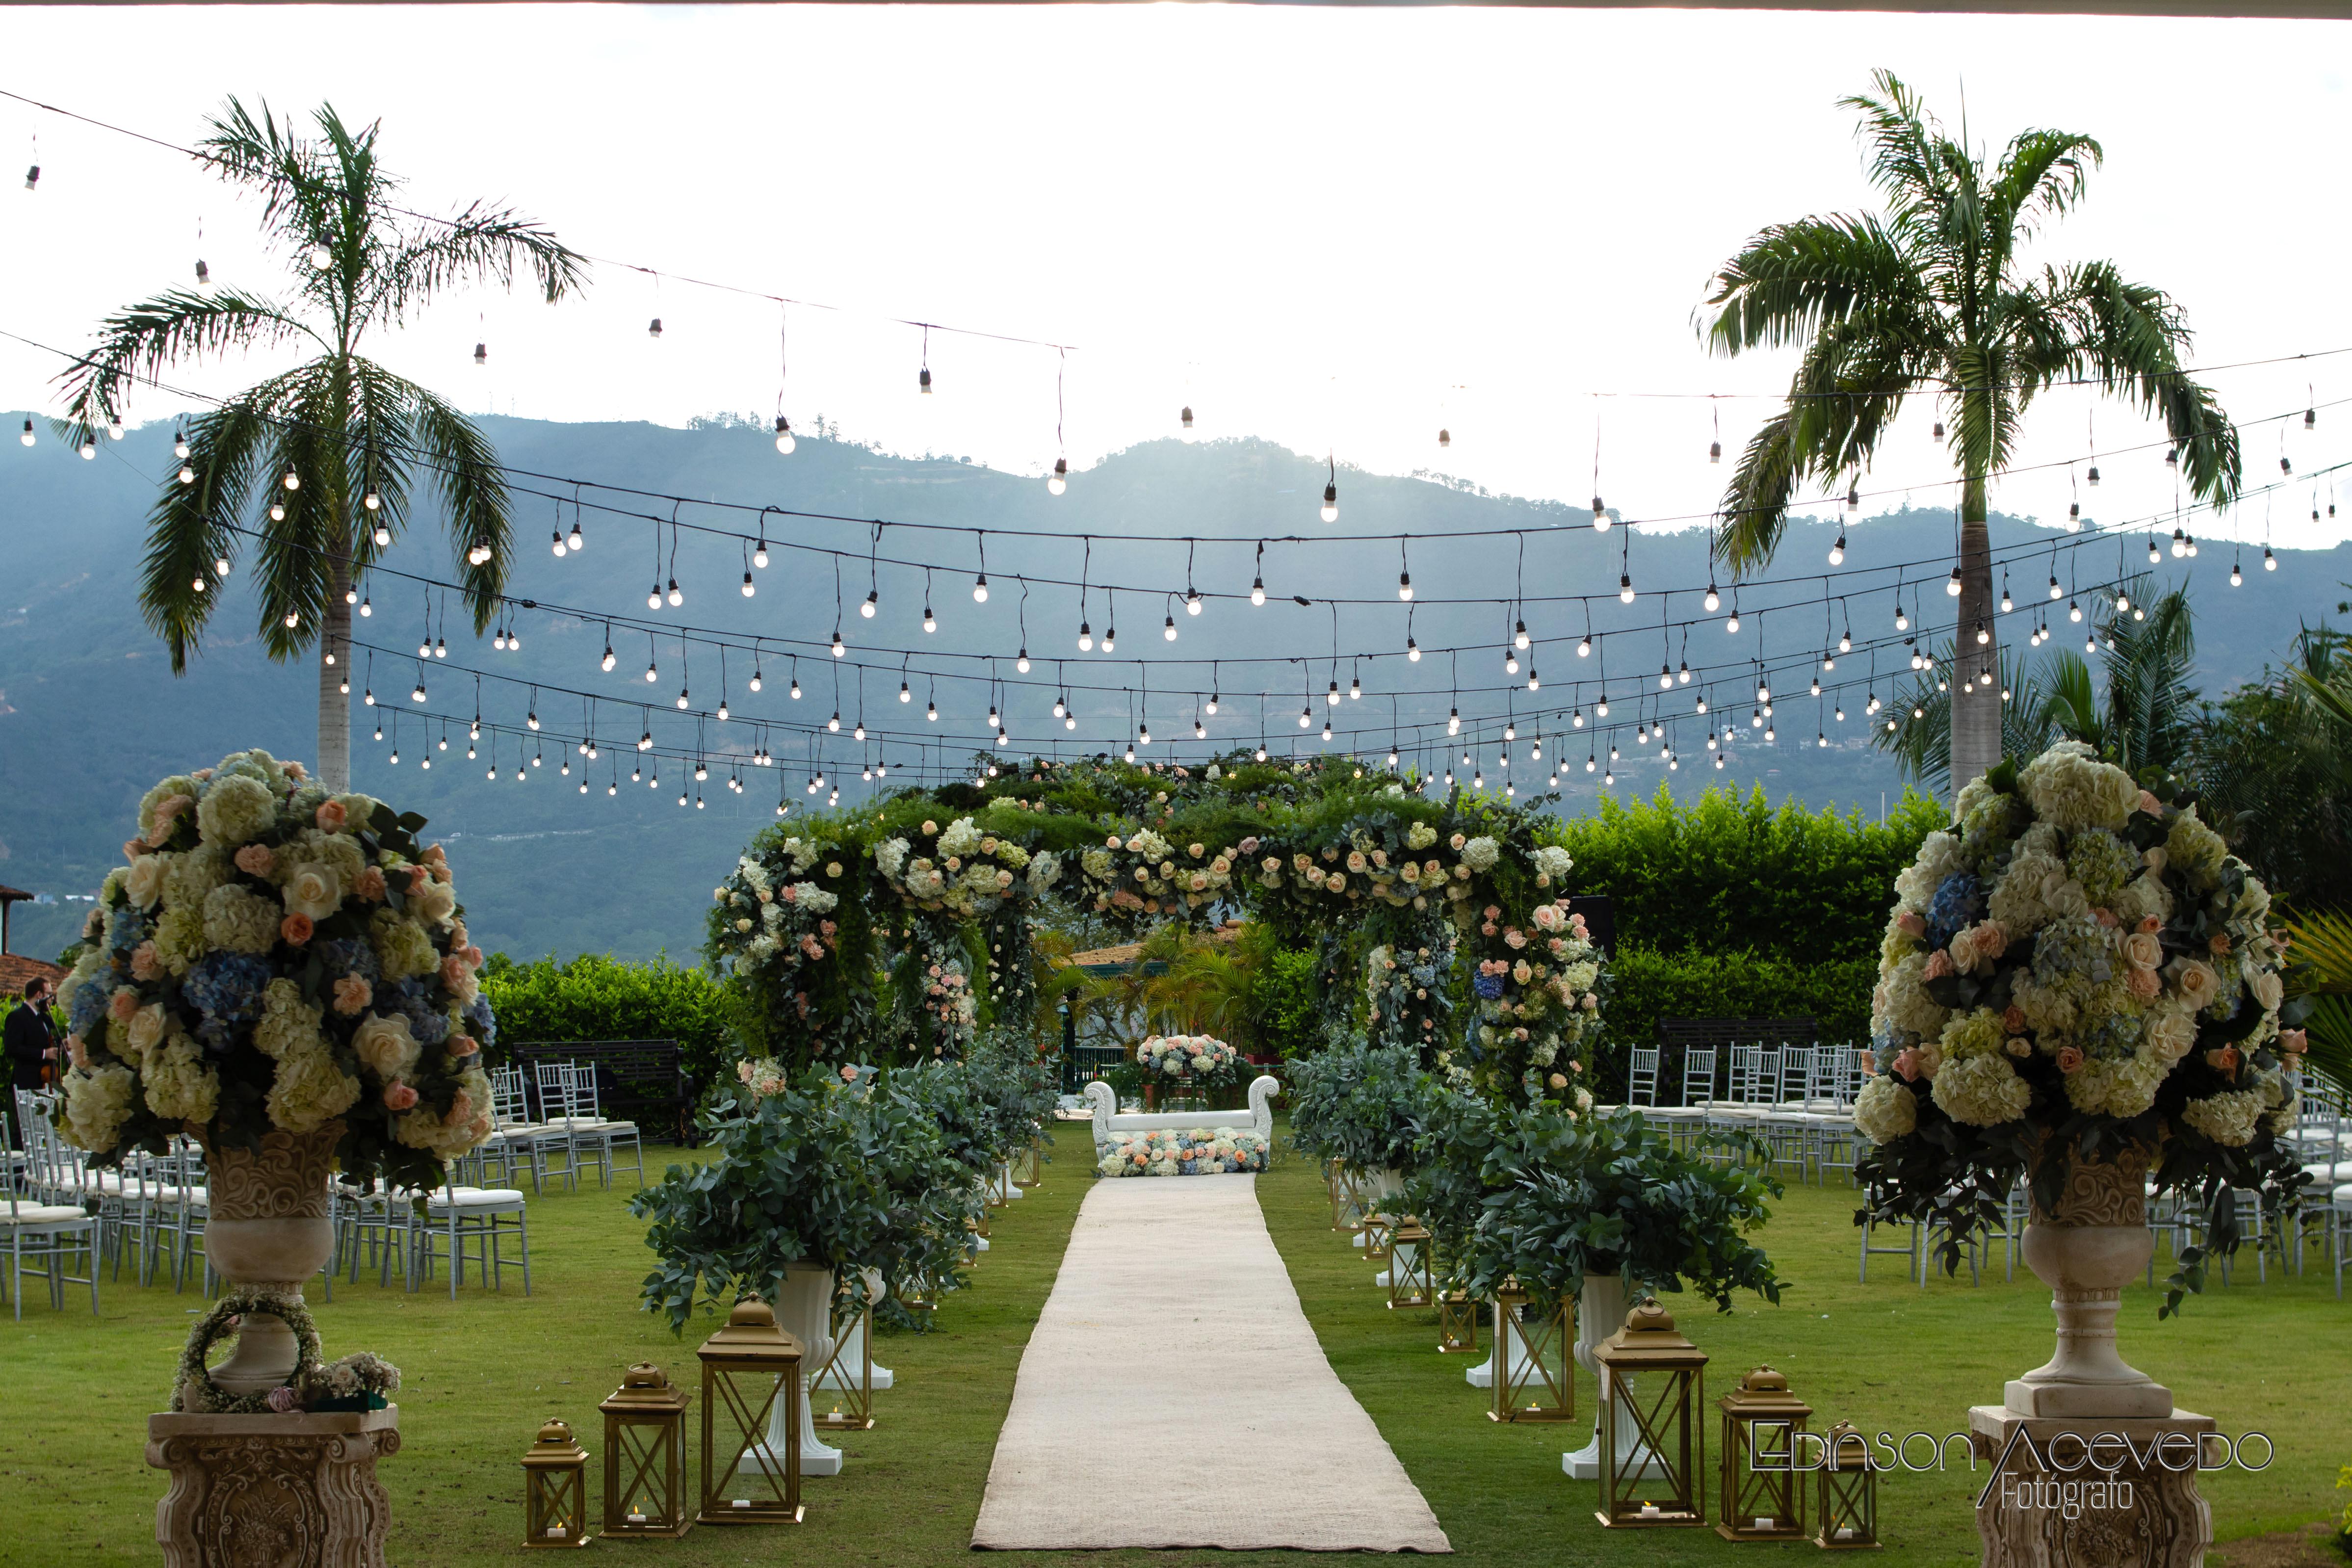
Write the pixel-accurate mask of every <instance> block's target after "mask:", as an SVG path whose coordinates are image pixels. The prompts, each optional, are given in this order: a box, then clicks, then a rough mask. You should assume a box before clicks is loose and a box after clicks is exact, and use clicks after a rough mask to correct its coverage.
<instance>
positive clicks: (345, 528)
mask: <svg viewBox="0 0 2352 1568" xmlns="http://www.w3.org/2000/svg"><path fill="white" fill-rule="evenodd" d="M288 381H289V386H288V395H287V398H286V401H285V403H284V405H282V410H281V417H280V418H279V419H278V423H277V425H276V426H275V428H274V429H273V431H272V437H273V443H272V447H271V458H270V467H269V468H268V477H266V478H264V479H263V480H262V488H263V490H264V495H265V497H266V499H267V500H268V501H273V502H276V503H277V504H278V506H280V507H282V508H283V509H284V511H285V516H284V517H282V518H272V517H271V516H270V515H269V514H268V511H266V510H265V511H264V512H263V513H262V515H261V518H260V520H259V521H258V522H257V525H256V526H257V529H258V531H259V533H260V551H259V557H260V558H259V560H258V561H257V563H256V565H257V568H258V574H259V579H260V582H259V587H260V593H259V595H257V597H258V604H257V614H258V616H259V617H260V634H261V645H262V647H264V648H266V649H267V650H268V654H269V657H270V658H275V659H279V660H286V659H291V658H296V657H297V656H299V655H300V654H301V653H302V652H303V651H305V650H306V649H308V648H309V647H310V646H311V644H312V643H313V641H314V640H316V638H317V637H318V633H319V628H320V626H324V625H325V624H326V619H327V604H328V600H329V599H330V598H331V596H332V595H333V593H334V569H335V563H336V562H337V561H338V560H339V559H341V558H342V557H344V556H346V555H347V554H348V553H349V552H350V550H351V532H350V530H351V520H350V517H349V515H348V512H347V510H346V508H347V507H348V506H349V505H350V504H351V501H352V499H354V498H352V496H351V495H350V491H349V486H348V484H346V483H345V482H344V481H343V478H342V459H343V456H344V451H345V448H344V446H343V421H342V419H341V417H340V415H341V408H340V407H339V404H340V401H341V399H340V397H339V394H340V392H341V384H340V378H339V377H338V376H337V374H336V373H335V365H334V362H333V361H331V360H319V361H315V362H313V363H310V364H308V365H305V366H304V367H302V369H300V370H299V371H297V372H295V373H293V374H292V375H291V376H289V378H288ZM289 470H290V471H291V472H293V473H295V474H297V475H299V476H302V485H301V488H300V489H291V490H289V489H285V488H284V486H283V485H280V484H278V483H277V479H278V476H279V475H282V474H285V473H287V472H288V471H289ZM288 616H292V617H293V618H294V624H293V625H291V626H289V625H287V617H288Z"/></svg>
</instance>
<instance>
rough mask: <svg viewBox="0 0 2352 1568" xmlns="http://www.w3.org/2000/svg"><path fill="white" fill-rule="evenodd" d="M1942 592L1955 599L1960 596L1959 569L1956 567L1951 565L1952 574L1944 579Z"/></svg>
mask: <svg viewBox="0 0 2352 1568" xmlns="http://www.w3.org/2000/svg"><path fill="white" fill-rule="evenodd" d="M1944 592H1945V593H1946V594H1947V595H1949V596H1950V597H1952V598H1955V599H1957V598H1958V597H1959V596H1960V569H1959V568H1958V567H1957V566H1955V567H1953V568H1952V574H1951V575H1950V576H1949V577H1947V578H1946V579H1944Z"/></svg>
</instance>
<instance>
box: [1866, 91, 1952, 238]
mask: <svg viewBox="0 0 2352 1568" xmlns="http://www.w3.org/2000/svg"><path fill="white" fill-rule="evenodd" d="M1871 80H1872V82H1873V83H1874V85H1875V86H1876V88H1877V89H1878V92H1877V96H1875V97H1873V96H1870V95H1868V94H1856V95H1855V96H1853V97H1852V98H1842V99H1840V100H1838V107H1839V108H1840V109H1850V110H1854V111H1855V112H1857V113H1858V114H1860V115H1861V116H1862V122H1861V124H1859V125H1858V126H1856V127H1855V130H1854V134H1855V136H1856V137H1857V138H1858V139H1860V140H1861V141H1862V142H1864V143H1865V144H1866V145H1867V146H1868V147H1869V148H1870V178H1871V183H1872V184H1875V185H1876V186H1877V187H1878V188H1879V189H1880V190H1881V191H1882V192H1884V193H1885V195H1886V201H1887V205H1888V207H1889V208H1890V210H1891V211H1892V212H1893V213H1894V214H1895V219H1896V222H1897V223H1898V224H1899V225H1900V226H1903V227H1905V228H1906V229H1907V230H1911V231H1913V232H1915V233H1923V234H1924V233H1927V232H1932V231H1934V230H1936V229H1937V228H1939V227H1941V226H1942V223H1943V218H1944V215H1945V214H1946V213H1947V212H1948V210H1949V209H1950V207H1951V205H1952V203H1953V201H1954V199H1955V197H1956V196H1957V195H1958V194H1959V192H1960V190H1962V189H1965V187H1966V184H1967V182H1959V181H1955V180H1954V179H1953V178H1952V168H1951V163H1950V161H1949V159H1948V156H1947V155H1946V153H1945V152H1944V148H1945V147H1948V145H1949V143H1948V141H1947V139H1946V138H1945V137H1944V135H1943V134H1942V132H1941V131H1940V129H1939V128H1938V127H1937V124H1936V122H1935V120H1934V117H1933V116H1931V115H1929V114H1928V113H1927V108H1926V105H1925V103H1924V101H1923V100H1921V99H1920V97H1919V95H1918V93H1917V92H1916V91H1914V90H1913V89H1911V88H1909V87H1906V86H1905V85H1904V84H1903V82H1902V81H1900V80H1899V79H1896V77H1895V73H1894V72H1892V71H1887V70H1878V71H1873V72H1872V73H1871Z"/></svg>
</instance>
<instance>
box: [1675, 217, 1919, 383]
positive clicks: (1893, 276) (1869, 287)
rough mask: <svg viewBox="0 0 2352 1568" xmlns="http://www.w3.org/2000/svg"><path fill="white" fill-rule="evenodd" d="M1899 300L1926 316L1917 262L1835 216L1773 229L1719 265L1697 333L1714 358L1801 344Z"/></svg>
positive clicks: (1885, 238)
mask: <svg viewBox="0 0 2352 1568" xmlns="http://www.w3.org/2000/svg"><path fill="white" fill-rule="evenodd" d="M1901 300H1910V301H1914V302H1915V304H1916V306H1917V307H1920V308H1922V309H1923V310H1924V307H1925V306H1926V304H1927V300H1926V299H1925V297H1924V295H1923V293H1922V290H1921V289H1920V285H1919V271H1918V265H1917V258H1916V257H1913V256H1911V255H1909V254H1907V253H1906V250H1905V248H1904V247H1903V246H1902V245H1901V244H1900V243H1899V242H1898V241H1897V240H1896V239H1895V237H1894V236H1893V235H1890V234H1889V233H1887V231H1886V229H1885V226H1883V225H1881V224H1880V222H1879V220H1878V219H1876V218H1874V217H1867V216H1864V217H1856V216H1829V217H1808V218H1801V219H1799V220H1798V221H1797V222H1795V223H1784V224H1775V225H1773V226H1771V227H1769V228H1768V229H1766V230H1764V231H1763V232H1762V233H1761V234H1759V235H1758V236H1756V237H1755V238H1753V239H1751V240H1749V241H1748V244H1747V245H1746V246H1745V247H1743V248H1742V249H1741V250H1740V252H1739V254H1738V255H1737V256H1735V257H1733V258H1731V259H1730V260H1729V261H1727V262H1726V263H1724V265H1723V268H1722V270H1721V271H1720V272H1718V273H1717V276H1716V279H1715V283H1714V291H1713V292H1712V293H1711V294H1710V295H1709V296H1708V297H1707V300H1706V303H1707V304H1708V305H1709V306H1710V307H1712V308H1714V310H1715V315H1714V316H1713V318H1712V319H1711V320H1709V321H1706V324H1705V325H1704V326H1703V327H1702V329H1701V334H1700V335H1701V336H1702V337H1704V338H1705V339H1706V345H1707V347H1708V348H1709V349H1710V350H1712V351H1713V352H1715V353H1719V354H1724V355H1726V356H1729V355H1735V354H1738V353H1745V352H1747V351H1748V350H1750V349H1775V348H1782V347H1785V346H1787V345H1789V344H1790V343H1797V342H1805V341H1807V340H1808V339H1810V338H1811V337H1812V336H1813V335H1814V334H1815V333H1817V332H1819V331H1822V329H1823V328H1824V327H1826V326H1828V325H1829V324H1831V323H1832V322H1835V321H1843V320H1844V319H1845V318H1846V317H1847V316H1850V315H1852V314H1853V313H1854V312H1855V311H1857V310H1864V309H1877V310H1887V309H1888V308H1889V307H1891V306H1893V305H1894V304H1895V302H1897V301H1901Z"/></svg>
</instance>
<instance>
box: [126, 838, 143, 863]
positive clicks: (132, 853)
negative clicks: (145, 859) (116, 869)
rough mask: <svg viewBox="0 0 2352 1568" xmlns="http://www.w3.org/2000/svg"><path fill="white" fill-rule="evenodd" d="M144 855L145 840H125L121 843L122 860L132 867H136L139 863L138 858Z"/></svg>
mask: <svg viewBox="0 0 2352 1568" xmlns="http://www.w3.org/2000/svg"><path fill="white" fill-rule="evenodd" d="M146 853H147V841H146V840H145V839H143V838H126V839H124V840H123V841H122V858H123V859H124V860H126V861H128V862H130V863H131V864H132V865H134V866H135V865H137V864H138V863H139V858H140V857H141V856H142V855H144V854H146Z"/></svg>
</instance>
